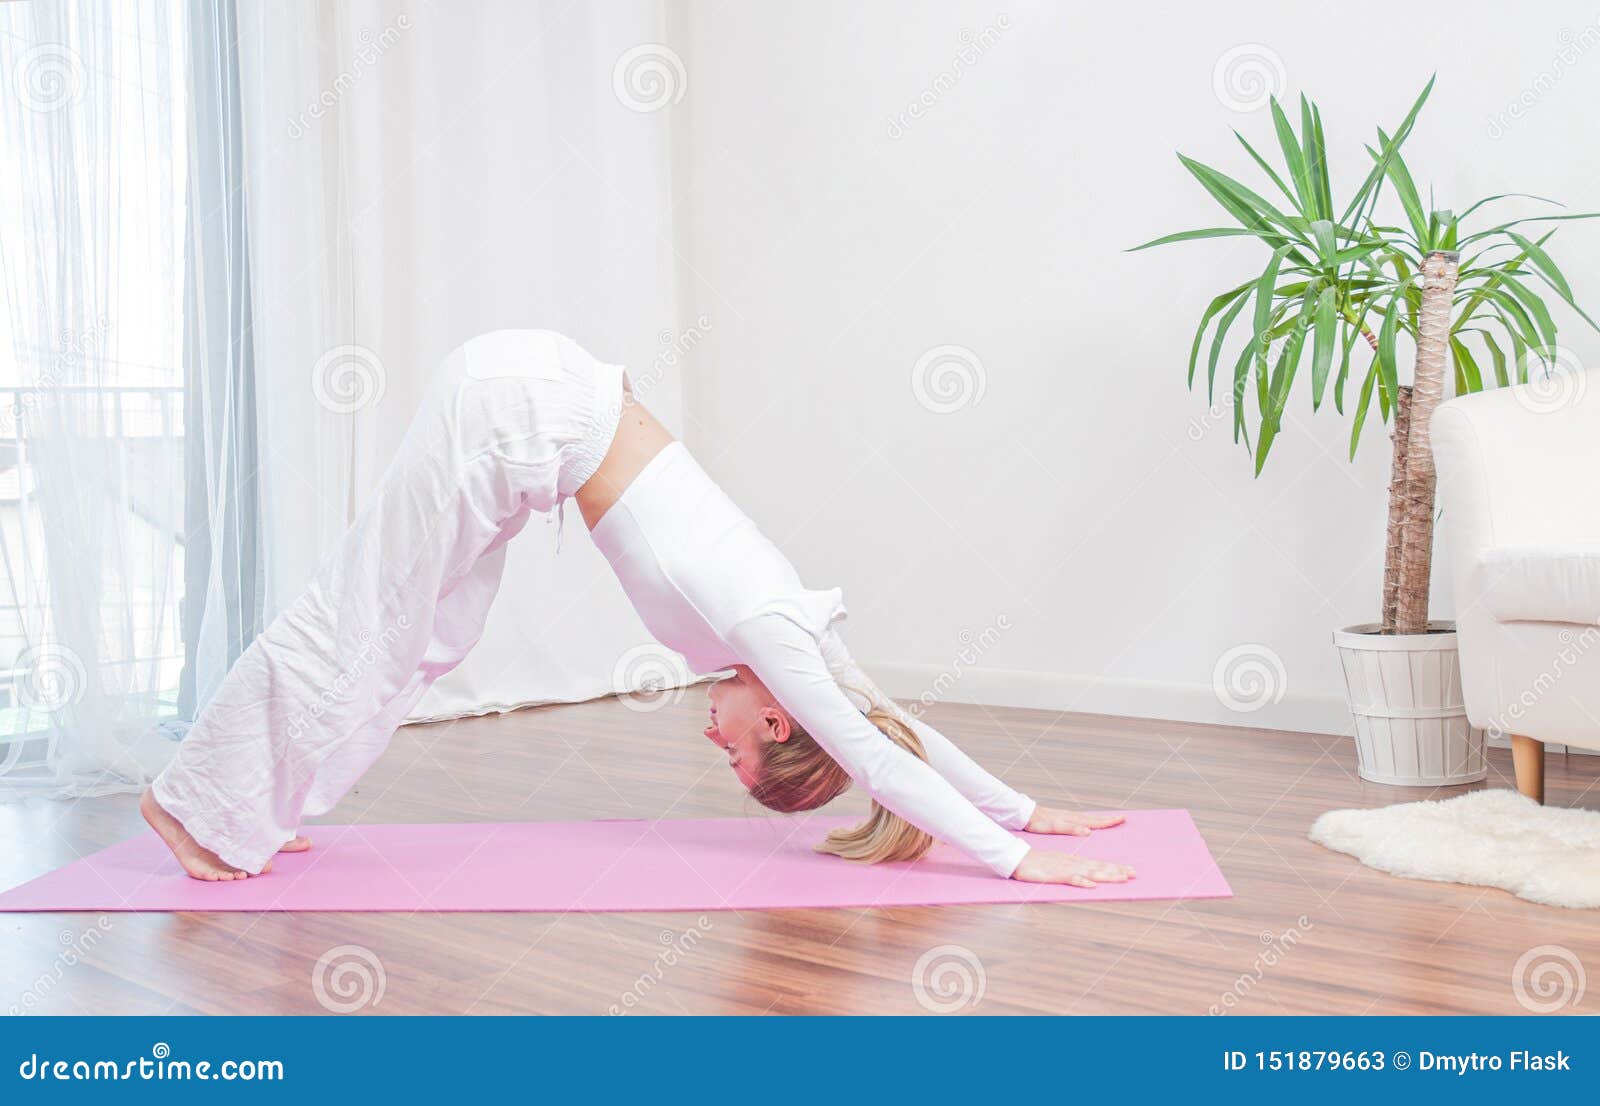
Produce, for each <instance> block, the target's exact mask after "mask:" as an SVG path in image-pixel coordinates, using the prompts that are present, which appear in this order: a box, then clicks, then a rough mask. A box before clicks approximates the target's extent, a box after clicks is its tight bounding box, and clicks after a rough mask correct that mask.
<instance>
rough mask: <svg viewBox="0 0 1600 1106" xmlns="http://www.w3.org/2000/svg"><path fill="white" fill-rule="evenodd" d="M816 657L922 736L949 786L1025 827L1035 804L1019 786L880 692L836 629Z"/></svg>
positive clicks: (1006, 822)
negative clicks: (988, 769) (1009, 784)
mask: <svg viewBox="0 0 1600 1106" xmlns="http://www.w3.org/2000/svg"><path fill="white" fill-rule="evenodd" d="M820 651H821V653H822V659H823V662H824V663H825V664H827V666H828V671H829V672H831V673H832V674H833V677H834V680H835V681H836V682H837V683H838V684H839V686H840V687H842V688H844V689H845V690H846V691H847V692H849V691H855V692H859V693H860V694H862V695H864V696H866V698H867V702H868V704H869V705H871V706H874V707H877V708H879V709H880V710H885V711H888V712H889V713H890V714H892V715H894V716H895V717H896V718H898V719H900V721H902V722H904V723H905V724H906V725H907V726H910V727H911V729H912V730H913V731H914V732H915V733H916V735H917V736H918V737H919V738H921V739H922V747H923V749H925V750H927V753H928V763H929V764H931V765H933V767H934V770H935V771H937V772H938V773H939V774H940V775H941V776H943V777H944V778H945V779H947V780H949V781H950V783H951V784H952V785H954V787H955V789H956V790H957V791H959V792H961V794H962V795H964V796H966V798H967V799H968V800H969V801H971V803H972V804H973V805H974V806H976V807H977V808H978V809H979V810H981V811H983V812H984V813H985V814H987V815H988V816H989V817H991V818H993V819H994V820H995V821H996V822H998V823H1000V824H1001V825H1002V826H1004V827H1005V828H1006V829H1013V830H1021V829H1026V828H1027V827H1028V819H1030V818H1032V817H1033V811H1034V808H1035V807H1036V806H1037V804H1036V803H1035V802H1034V801H1033V800H1032V799H1030V798H1028V796H1026V795H1024V794H1022V793H1021V792H1020V791H1016V790H1013V789H1012V788H1010V787H1007V786H1006V785H1005V783H1004V782H1002V781H1001V780H999V779H996V778H995V777H994V776H993V775H991V774H990V773H988V772H986V771H984V769H983V767H982V766H981V765H979V764H978V762H977V761H975V760H973V759H972V758H971V757H969V756H967V754H966V753H963V752H962V751H961V750H960V748H958V747H957V746H956V744H955V742H953V741H951V740H950V739H949V738H947V737H945V736H944V734H942V733H940V732H939V731H938V730H936V729H934V728H933V727H932V726H930V725H928V724H927V723H926V722H924V721H922V719H920V718H913V717H912V716H911V715H910V714H909V713H907V712H906V711H905V710H904V709H902V708H901V706H900V704H898V703H896V702H895V701H894V700H893V699H891V698H889V696H887V695H886V694H884V692H883V690H882V689H881V688H880V687H878V685H877V684H875V683H873V682H872V679H871V677H869V676H868V675H867V674H866V673H865V672H863V671H862V670H861V666H860V665H858V664H856V662H855V659H854V658H853V657H851V656H850V651H849V650H848V649H846V648H845V644H844V641H843V640H842V639H841V638H840V637H839V635H838V634H837V633H835V632H834V631H832V630H829V631H828V632H827V633H826V634H824V635H823V637H822V641H821V642H820Z"/></svg>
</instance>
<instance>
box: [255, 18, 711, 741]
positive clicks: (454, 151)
mask: <svg viewBox="0 0 1600 1106" xmlns="http://www.w3.org/2000/svg"><path fill="white" fill-rule="evenodd" d="M664 20H665V16H664V14H663V10H662V4H661V3H660V2H659V0H623V2H619V3H609V4H605V5H586V4H570V3H567V2H564V0H561V2H550V3H527V2H518V3H513V2H510V0H506V2H499V3H475V4H471V5H444V4H433V5H417V4H407V3H387V2H384V3H379V2H371V0H366V2H354V3H325V2H314V0H299V2H293V3H283V2H281V0H280V2H267V0H245V2H243V3H242V4H241V25H242V33H241V56H242V57H243V59H244V66H243V71H244V75H245V81H244V87H245V93H246V113H245V114H246V120H247V126H246V134H247V138H248V147H249V148H248V164H249V168H248V189H247V191H248V195H249V199H250V230H251V241H252V253H253V257H254V267H253V276H254V290H255V304H256V311H255V328H254V333H255V341H256V352H257V375H258V387H259V393H260V395H261V397H262V452H263V457H264V460H263V465H264V468H263V487H264V504H265V507H264V509H265V514H266V525H265V527H264V531H265V533H266V534H267V535H268V546H267V563H268V566H269V571H268V578H267V582H268V607H269V609H270V608H275V607H279V606H281V605H282V604H283V603H285V602H286V601H288V600H290V599H292V598H293V596H294V594H295V593H296V591H297V590H298V589H299V587H300V586H301V585H302V583H303V581H304V580H305V579H306V578H307V577H308V576H309V575H310V573H311V571H312V570H313V569H314V568H315V565H316V563H317V559H318V557H319V556H320V555H321V553H322V551H323V550H325V549H326V548H327V547H328V546H329V544H330V543H331V542H332V541H333V540H334V538H336V537H337V535H338V534H339V533H340V532H341V531H342V530H343V529H344V527H345V526H346V525H347V524H348V522H349V520H350V519H351V517H352V515H353V513H354V512H355V510H356V509H357V508H358V506H359V505H360V503H361V502H362V500H363V497H364V496H365V495H366V494H367V493H368V492H369V491H370V489H371V488H372V486H373V484H374V482H375V481H376V480H377V479H378V477H379V475H380V474H381V473H382V471H383V468H384V466H385V465H386V464H387V463H388V461H389V459H390V456H391V454H392V452H393V450H394V449H395V447H396V445H397V444H398V443H399V440H400V437H401V435H402V433H403V432H404V430H405V427H406V424H407V421H408V420H409V419H410V417H411V414H412V411H413V410H414V408H415V406H416V404H417V402H418V401H419V399H420V397H421V395H422V392H423V388H424V385H425V383H426V381H427V379H428V376H429V374H430V373H431V372H432V371H433V370H434V367H435V366H436V365H437V363H438V362H439V360H440V359H441V357H442V356H443V355H444V354H445V353H446V352H448V351H449V350H450V349H451V348H453V347H454V346H456V345H458V344H459V343H461V342H462V341H464V340H466V339H467V338H469V337H471V336H472V335H474V334H477V333H481V332H483V331H487V330H493V329H496V328H500V327H543V328H548V329H554V330H561V331H565V332H566V333H568V334H571V335H573V336H574V337H575V338H577V339H578V340H579V341H580V342H581V343H583V344H584V345H586V346H587V347H589V348H590V349H591V350H593V351H594V353H595V354H596V355H597V356H599V357H601V358H602V359H605V360H609V361H613V362H617V363H622V364H626V365H629V366H630V367H631V368H632V369H633V371H634V374H635V378H636V380H637V379H641V378H645V379H646V380H647V386H648V387H649V388H650V395H649V402H650V403H651V405H652V407H653V408H654V409H656V410H657V411H658V412H660V413H661V414H662V415H663V416H664V417H665V418H666V419H667V420H669V422H676V420H677V418H678V416H679V409H678V405H679V399H678V395H679V381H678V376H677V374H678V372H679V367H680V366H681V363H682V360H683V357H682V355H681V352H682V345H683V343H682V341H681V339H680V337H679V335H680V334H681V333H682V330H683V321H682V320H680V319H679V318H678V315H677V297H676V295H675V292H674V287H675V279H676V273H677V269H678V266H677V263H676V259H675V257H674V255H673V251H672V246H671V241H672V240H671V233H670V215H671V204H670V188H669V181H670V177H669V172H668V170H669V161H668V129H669V127H670V126H671V119H672V114H673V113H672V103H673V101H674V99H675V98H676V95H677V93H680V92H682V87H681V83H680V84H677V85H675V84H674V83H673V82H681V80H682V78H683V76H684V73H683V72H682V70H681V68H679V66H680V65H681V59H679V58H678V57H677V55H676V54H674V53H672V52H671V51H670V49H669V48H666V47H664V46H661V45H660V44H661V42H662V40H663V38H664V36H665V25H664ZM630 51H631V52H632V53H631V54H630ZM640 64H642V65H643V66H645V67H646V70H645V71H639V70H638V66H639V65H640ZM630 67H632V68H630ZM657 78H659V79H660V80H662V81H665V82H667V84H666V85H661V84H659V83H654V82H655V81H656V79H657ZM641 81H642V82H643V83H642V84H641V83H640V82H641ZM630 89H632V91H630ZM252 121H253V123H254V125H253V126H251V125H248V124H249V123H250V122H252ZM569 515H572V516H573V517H569V518H568V520H567V525H568V527H569V530H570V529H571V528H574V527H578V528H581V525H582V524H581V522H580V521H579V520H578V519H577V518H576V517H575V515H574V514H573V513H572V512H569ZM509 556H510V560H509V565H508V569H507V573H506V580H505V585H504V588H503V591H502V595H501V598H500V601H499V603H498V604H497V606H496V608H495V610H494V613H493V615H492V617H491V620H490V624H489V627H488V630H487V632H486V634H485V636H484V639H483V641H482V643H481V644H480V645H479V647H478V649H477V650H476V651H475V652H474V653H473V654H472V656H471V657H469V658H468V660H467V661H466V663H465V664H463V665H462V666H461V667H460V668H459V669H457V670H456V671H455V672H453V673H451V674H450V675H449V676H448V677H446V678H445V679H444V680H442V681H440V683H439V684H438V685H437V686H436V687H435V688H434V690H433V691H432V692H431V693H430V695H429V696H428V697H427V698H426V699H424V701H423V702H422V704H421V705H420V706H419V709H418V716H419V717H445V716H453V715H460V714H468V713H479V712H484V711H492V710H504V709H509V708H512V707H516V706H520V705H524V704H528V703H535V702H548V701H564V700H577V699H583V698H588V697H592V696H595V695H599V694H604V693H606V692H609V691H612V690H615V689H617V688H618V687H620V686H625V685H630V684H633V683H634V682H635V680H636V678H637V676H638V675H639V674H640V673H641V672H648V674H650V675H652V676H659V674H660V673H661V672H662V671H664V670H670V666H663V665H661V664H659V663H651V661H652V659H653V658H650V657H647V658H646V663H644V664H640V663H638V660H639V654H638V653H637V652H636V651H635V650H636V649H637V648H638V647H640V646H641V645H643V643H646V642H648V640H649V638H648V635H647V634H646V633H645V631H644V629H643V627H642V626H641V625H640V624H639V623H638V621H637V619H636V618H635V616H634V615H633V613H632V611H631V610H630V609H629V608H628V607H627V604H626V602H625V600H624V599H623V597H622V595H621V593H620V590H619V589H618V587H617V585H616V583H615V580H614V579H613V578H612V577H611V574H610V572H609V569H608V568H607V567H606V566H605V563H604V561H603V559H602V558H600V557H599V555H598V554H597V553H595V551H594V550H593V547H592V546H591V545H590V543H589V542H588V540H587V539H586V537H585V536H584V535H583V534H582V533H581V529H580V532H578V533H571V532H569V533H568V534H567V535H566V537H565V540H564V541H563V543H562V546H561V550H560V552H559V554H558V553H557V552H556V540H555V527H554V526H546V525H542V524H540V523H538V522H537V521H535V522H534V523H533V524H531V525H530V526H529V527H528V528H527V529H526V530H525V531H524V532H523V534H522V535H521V536H520V537H519V538H518V540H517V541H516V542H514V543H512V545H511V547H510V553H509Z"/></svg>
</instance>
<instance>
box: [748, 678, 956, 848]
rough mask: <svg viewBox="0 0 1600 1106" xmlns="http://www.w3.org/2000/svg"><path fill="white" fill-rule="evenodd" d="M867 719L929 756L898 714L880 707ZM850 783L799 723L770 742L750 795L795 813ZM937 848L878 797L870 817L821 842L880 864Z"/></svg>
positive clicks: (917, 753) (825, 800)
mask: <svg viewBox="0 0 1600 1106" xmlns="http://www.w3.org/2000/svg"><path fill="white" fill-rule="evenodd" d="M867 721H868V722H871V723H872V724H873V725H874V726H876V727H878V729H879V731H880V732H882V734H883V736H885V737H887V738H888V739H889V740H890V741H892V742H894V743H895V744H896V745H898V746H900V747H901V748H902V749H904V750H905V751H906V752H908V753H910V754H911V755H912V756H914V757H916V758H917V759H919V760H927V759H928V754H927V753H926V752H925V751H924V750H923V748H922V740H921V739H920V738H919V737H917V735H916V732H915V731H914V730H912V729H911V727H910V726H907V725H906V724H905V723H904V722H902V721H901V720H900V719H898V718H896V717H895V716H894V715H892V714H890V713H888V712H887V711H884V710H880V709H877V708H874V709H872V710H870V711H868V712H867ZM849 786H850V774H849V773H848V772H846V771H845V770H844V769H843V768H841V767H840V766H839V763H838V762H837V761H836V760H834V759H833V758H832V757H831V756H829V755H828V753H827V751H826V750H824V749H823V747H822V746H821V745H819V744H817V739H816V738H814V737H812V736H811V735H810V734H808V733H806V732H805V730H803V729H801V728H800V726H799V725H798V724H796V725H795V726H793V728H792V729H791V730H790V731H789V739H788V740H787V741H779V742H773V743H772V744H770V745H768V746H767V747H766V749H765V751H764V752H763V754H762V758H761V768H760V770H759V771H758V772H757V779H756V785H755V786H754V787H752V788H751V789H750V794H751V796H752V797H753V798H754V799H755V800H756V802H758V803H760V804H761V805H762V806H764V807H766V808H768V809H769V810H776V811H779V812H780V813H783V814H794V813H797V812H799V811H802V810H815V809H816V808H817V807H819V806H822V805H824V804H826V803H829V802H832V801H833V800H834V799H836V798H838V797H839V796H840V795H842V794H843V793H844V792H845V790H846V789H848V788H849ZM931 848H933V838H932V837H931V836H930V835H929V834H928V833H926V832H925V831H923V830H920V829H918V828H917V827H916V826H914V825H912V824H911V823H910V822H908V821H906V820H905V819H904V818H902V817H900V816H899V815H898V814H896V813H894V812H893V811H892V810H889V809H887V808H885V807H883V806H880V805H879V804H878V802H877V801H876V800H874V801H873V803H872V811H871V812H870V813H869V814H868V815H867V820H866V821H865V822H862V823H861V824H860V825H859V826H852V827H850V828H848V829H837V830H834V831H833V832H832V833H830V834H828V836H827V837H826V838H824V839H823V841H822V843H821V844H820V845H818V846H817V851H818V852H819V853H829V854H831V855H833V856H840V857H843V858H844V859H846V860H861V861H865V862H866V863H868V864H878V863H881V862H882V861H886V860H917V859H919V858H920V857H922V856H923V855H925V854H926V853H927V851H928V850H929V849H931Z"/></svg>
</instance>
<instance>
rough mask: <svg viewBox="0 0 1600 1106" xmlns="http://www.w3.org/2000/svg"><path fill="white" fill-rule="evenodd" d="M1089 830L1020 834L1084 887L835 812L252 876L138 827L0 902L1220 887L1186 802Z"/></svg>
mask: <svg viewBox="0 0 1600 1106" xmlns="http://www.w3.org/2000/svg"><path fill="white" fill-rule="evenodd" d="M1127 818H1128V820H1127V822H1125V823H1124V824H1122V825H1120V826H1116V827H1114V828H1112V829H1108V830H1100V831H1098V832H1096V833H1095V834H1094V835H1092V836H1090V837H1086V838H1085V837H1041V836H1037V835H1033V834H1025V835H1023V836H1024V837H1026V838H1027V840H1028V842H1029V844H1031V845H1034V846H1037V847H1039V848H1043V849H1053V850H1056V851H1059V852H1068V853H1082V854H1083V855H1085V856H1091V857H1096V858H1099V859H1105V860H1117V861H1121V862H1124V863H1128V864H1132V865H1133V866H1134V867H1135V868H1136V869H1137V870H1138V873H1139V875H1138V878H1136V879H1134V880H1131V881H1129V882H1128V883H1122V884H1114V883H1112V884H1101V885H1100V886H1098V887H1095V888H1092V889H1089V888H1077V887H1055V886H1048V887H1047V886H1040V885H1036V884H1027V883H1018V882H1016V881H1014V880H1005V879H998V878H996V877H995V876H993V875H992V874H990V872H989V871H988V869H986V868H983V867H981V866H980V865H978V864H977V863H975V862H974V861H972V860H969V859H968V858H967V857H966V856H964V855H963V854H961V853H959V852H957V851H956V850H954V849H951V848H949V847H947V846H944V845H940V846H937V847H936V848H935V849H934V851H933V852H932V853H930V854H929V855H928V856H926V857H924V858H923V859H922V860H919V861H917V862H915V863H904V864H878V865H867V864H854V863H851V862H849V861H844V860H840V859H838V858H837V857H831V856H822V855H820V854H818V853H815V852H813V851H812V848H811V846H812V845H814V844H815V843H816V842H817V841H819V840H821V839H822V837H823V835H824V834H826V833H827V831H828V830H829V829H831V828H833V827H834V826H838V825H843V824H848V823H850V822H852V821H853V819H850V818H837V817H823V816H815V815H813V816H808V817H801V818H785V817H776V816H774V817H771V818H725V819H714V820H704V821H662V822H653V821H646V820H640V821H612V822H510V823H495V822H476V823H469V824H465V825H399V826H311V827H308V828H307V830H306V832H307V833H308V834H310V835H311V837H312V838H313V840H314V841H315V842H316V846H315V847H314V848H313V849H312V850H311V851H309V852H305V853H284V854H280V855H279V856H278V858H277V860H276V861H275V862H274V865H273V870H272V871H271V872H269V873H268V874H266V875H264V876H258V877H254V878H252V879H249V880H244V881H235V882H231V883H202V882H200V881H198V880H192V879H189V878H188V877H187V876H185V875H184V874H183V871H182V870H181V869H180V868H179V867H178V865H177V862H176V861H174V860H173V858H172V854H170V853H169V852H167V850H166V848H165V846H163V845H162V844H161V841H160V839H159V838H157V837H156V836H155V834H154V833H150V832H146V833H143V834H141V835H139V836H138V837H135V838H132V839H131V840H128V841H124V842H122V843H121V844H118V845H113V846H111V847H110V848H108V849H103V850H102V851H100V852H97V853H95V854H93V855H92V856H88V857H85V858H84V859H82V860H79V861H77V862H75V863H73V864H69V865H67V866H66V867H65V868H60V869H57V870H56V871H54V872H50V873H48V874H46V875H43V876H40V877H39V878H38V879H35V880H33V881H32V882H30V883H25V884H23V885H22V886H20V887H18V888H16V889H14V890H11V891H8V892H6V893H4V894H0V912H4V911H30V910H47V911H70V910H93V911H118V910H134V911H176V910H197V911H212V910H296V911H313V910H324V911H344V910H351V911H355V910H394V911H418V910H430V911H431V910H437V911H455V910H496V911H602V910H606V911H609V910H695V911H705V910H724V909H726V910H770V909H780V908H784V907H827V906H924V905H933V904H943V903H1016V902H1105V901H1108V900H1135V899H1215V898H1227V897H1229V896H1231V895H1232V894H1233V892H1232V890H1231V889H1230V888H1229V887H1228V882H1227V880H1225V879H1224V878H1223V876H1222V873H1221V871H1219V870H1218V868H1217V864H1216V861H1214V860H1213V859H1212V858H1211V853H1210V852H1209V851H1208V850H1207V849H1206V844H1205V841H1203V840H1202V839H1201V837H1200V832H1199V831H1198V830H1197V829H1196V828H1195V824H1194V821H1193V819H1191V818H1190V817H1189V812H1188V811H1186V810H1134V811H1128V812H1127Z"/></svg>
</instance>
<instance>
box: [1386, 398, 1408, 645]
mask: <svg viewBox="0 0 1600 1106" xmlns="http://www.w3.org/2000/svg"><path fill="white" fill-rule="evenodd" d="M1399 393H1400V394H1399V395H1397V396H1395V397H1394V432H1393V433H1392V434H1391V435H1390V437H1391V438H1392V439H1393V441H1394V465H1393V467H1392V468H1391V469H1390V471H1389V525H1388V528H1387V530H1386V531H1385V537H1384V545H1383V632H1384V633H1386V634H1392V633H1394V632H1395V626H1396V624H1397V620H1398V618H1399V616H1400V545H1401V535H1403V534H1404V533H1405V514H1406V509H1405V505H1406V498H1405V486H1406V449H1407V447H1408V444H1409V442H1410V437H1411V389H1410V388H1409V387H1401V388H1400V389H1399Z"/></svg>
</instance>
